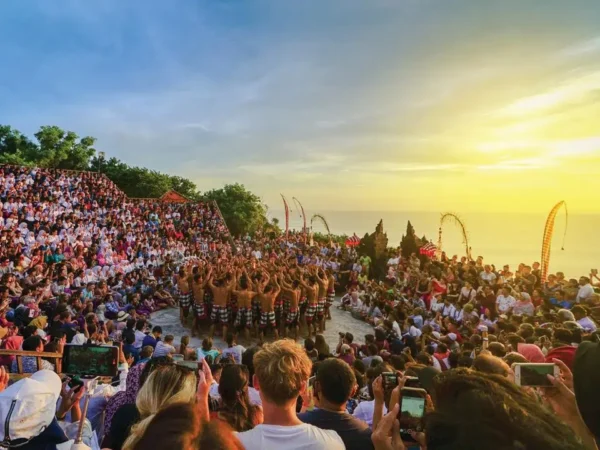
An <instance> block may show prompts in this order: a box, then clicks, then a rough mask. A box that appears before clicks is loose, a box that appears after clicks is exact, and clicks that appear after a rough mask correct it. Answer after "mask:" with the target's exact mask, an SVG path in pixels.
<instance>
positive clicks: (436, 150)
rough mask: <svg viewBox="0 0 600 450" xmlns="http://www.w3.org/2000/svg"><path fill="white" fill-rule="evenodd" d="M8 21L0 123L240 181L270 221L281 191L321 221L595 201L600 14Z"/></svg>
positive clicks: (188, 13)
mask: <svg viewBox="0 0 600 450" xmlns="http://www.w3.org/2000/svg"><path fill="white" fill-rule="evenodd" d="M0 11H1V12H0V52H1V54H2V55H3V58H2V60H3V64H2V69H0V123H5V124H10V125H13V126H14V127H16V128H18V129H20V130H21V131H23V132H25V133H27V134H32V133H33V132H35V130H36V129H37V128H38V127H39V126H40V125H45V124H56V125H59V126H61V127H63V128H65V129H70V130H73V131H76V132H78V133H79V134H80V135H92V136H95V137H97V138H98V143H97V148H98V149H99V150H103V151H105V152H106V153H107V155H108V156H116V157H118V158H121V159H123V160H124V161H126V162H128V163H130V164H136V165H142V166H147V167H150V168H153V169H158V170H162V171H165V172H170V173H173V174H179V175H183V176H187V177H189V178H191V179H193V180H194V181H196V182H197V184H198V186H199V188H200V189H202V190H205V189H209V188H212V187H219V186H221V185H223V184H224V183H227V182H234V181H240V182H243V183H245V184H246V186H247V187H249V188H250V189H252V190H253V191H255V192H257V193H258V194H260V195H261V196H262V197H263V198H264V200H265V201H266V202H267V203H268V204H271V205H277V204H278V203H279V199H278V196H279V192H284V193H286V194H287V195H288V196H289V197H290V198H291V196H296V197H298V198H301V199H302V200H303V202H304V203H305V206H306V205H307V204H308V205H311V206H312V208H311V209H313V210H314V209H321V210H322V209H327V208H329V209H359V210H361V209H364V210H369V209H375V210H379V209H405V208H408V209H431V210H439V209H440V208H442V206H446V205H447V206H449V207H450V208H454V209H458V210H461V209H478V208H480V209H490V196H492V197H493V196H495V195H496V194H497V193H498V192H502V191H503V190H505V189H506V191H505V193H504V195H502V198H501V199H500V200H498V201H495V200H494V201H493V202H492V203H494V204H497V205H499V207H502V208H507V209H517V210H518V209H520V208H521V206H522V207H523V208H528V209H529V208H531V204H524V205H521V203H520V201H521V200H520V199H521V196H522V190H523V189H531V188H532V187H533V188H535V189H536V192H537V191H539V192H543V193H544V194H543V195H547V198H546V197H544V196H543V195H542V193H536V195H537V197H535V198H536V200H537V199H539V201H540V209H541V210H546V209H547V203H548V202H550V201H551V199H553V198H556V196H559V195H562V194H563V191H564V189H562V188H561V185H563V184H565V183H568V184H569V186H571V185H572V184H577V187H576V188H575V187H574V188H573V189H574V190H573V192H571V191H569V195H571V196H572V197H574V198H575V197H576V198H579V197H582V196H583V195H584V194H585V193H586V192H589V189H592V188H593V189H596V188H598V187H600V186H598V183H599V182H598V181H596V180H597V179H598V178H599V177H597V175H599V173H598V171H599V170H600V157H599V155H598V151H600V132H599V131H598V130H599V129H600V123H598V121H599V120H600V119H597V118H598V117H600V110H599V108H598V103H600V102H598V99H599V98H600V97H599V94H600V31H599V30H600V28H599V27H598V25H599V24H600V2H599V1H598V0H570V1H565V0H364V1H358V0H321V1H313V0H302V1H291V0H290V1H288V0H256V1H255V0H244V1H242V0H211V1H192V0H185V1H184V0H172V1H168V2H167V1H155V0H145V1H137V0H127V1H122V0H121V1H117V0H97V1H85V0H52V1H49V0H38V1H34V0H4V1H3V2H2V9H1V10H0ZM572 149H575V150H572ZM582 166H583V167H584V171H583V172H584V175H588V176H586V177H583V178H582V179H580V180H578V182H577V183H569V179H567V178H564V177H566V176H567V175H570V176H574V175H575V174H578V175H581V167H582ZM565 168H570V169H569V170H567V171H566V172H567V173H566V172H565ZM465 180H470V181H472V182H473V183H475V184H476V185H478V188H477V189H475V190H474V189H473V188H472V185H471V184H469V185H468V184H466V183H465ZM596 190H597V189H596ZM474 191H476V192H474ZM540 196H542V197H540ZM574 201H576V200H574ZM524 203H525V202H524ZM581 204H582V207H583V205H584V202H583V201H582V202H581ZM515 205H517V207H516V208H515ZM442 209H448V208H442Z"/></svg>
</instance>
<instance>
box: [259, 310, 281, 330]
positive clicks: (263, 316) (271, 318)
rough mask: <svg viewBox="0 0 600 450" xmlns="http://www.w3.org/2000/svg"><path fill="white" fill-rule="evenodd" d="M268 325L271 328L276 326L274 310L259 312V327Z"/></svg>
mask: <svg viewBox="0 0 600 450" xmlns="http://www.w3.org/2000/svg"><path fill="white" fill-rule="evenodd" d="M268 326H270V327H271V328H277V322H276V321H275V311H271V312H265V311H261V312H260V327H261V328H267V327H268Z"/></svg>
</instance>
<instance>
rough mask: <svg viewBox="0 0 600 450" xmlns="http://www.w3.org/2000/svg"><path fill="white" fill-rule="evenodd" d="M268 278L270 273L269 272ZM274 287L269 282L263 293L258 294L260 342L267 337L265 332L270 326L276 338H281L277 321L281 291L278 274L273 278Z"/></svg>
mask: <svg viewBox="0 0 600 450" xmlns="http://www.w3.org/2000/svg"><path fill="white" fill-rule="evenodd" d="M267 279H269V275H268V274H267ZM272 281H273V284H274V285H275V287H273V286H272V285H271V284H267V285H266V286H265V288H264V289H263V290H262V293H259V294H258V298H259V301H260V335H259V342H260V343H261V344H262V343H263V342H264V339H265V332H266V330H267V329H268V328H271V329H273V335H274V337H275V340H277V339H279V330H277V322H276V320H275V299H276V298H277V296H278V295H279V292H280V291H281V287H280V286H279V284H278V283H277V275H274V276H273V278H272Z"/></svg>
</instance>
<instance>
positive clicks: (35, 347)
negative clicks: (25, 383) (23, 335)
mask: <svg viewBox="0 0 600 450" xmlns="http://www.w3.org/2000/svg"><path fill="white" fill-rule="evenodd" d="M23 350H24V351H26V352H38V353H41V352H43V351H44V341H43V339H42V338H41V337H39V336H38V335H34V336H30V337H28V338H27V339H25V340H24V341H23ZM21 362H22V363H23V373H35V372H37V371H38V368H37V358H36V357H35V356H23V357H22V358H21ZM41 369H42V370H52V371H53V370H54V365H53V364H51V363H49V362H48V361H46V360H45V359H42V366H41ZM10 371H11V372H12V373H18V371H19V369H18V366H17V360H16V358H15V360H14V361H13V362H12V365H11V366H10Z"/></svg>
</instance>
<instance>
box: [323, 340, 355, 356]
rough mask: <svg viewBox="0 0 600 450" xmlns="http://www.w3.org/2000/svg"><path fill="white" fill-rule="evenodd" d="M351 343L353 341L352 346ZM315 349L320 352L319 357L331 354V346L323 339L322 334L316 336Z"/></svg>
mask: <svg viewBox="0 0 600 450" xmlns="http://www.w3.org/2000/svg"><path fill="white" fill-rule="evenodd" d="M346 337H347V336H346ZM351 343H352V341H350V344H351ZM315 349H316V350H317V351H318V352H319V357H321V356H329V355H330V354H331V352H330V351H329V345H328V344H327V342H325V337H323V335H322V334H317V335H316V336H315Z"/></svg>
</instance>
